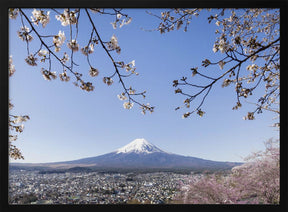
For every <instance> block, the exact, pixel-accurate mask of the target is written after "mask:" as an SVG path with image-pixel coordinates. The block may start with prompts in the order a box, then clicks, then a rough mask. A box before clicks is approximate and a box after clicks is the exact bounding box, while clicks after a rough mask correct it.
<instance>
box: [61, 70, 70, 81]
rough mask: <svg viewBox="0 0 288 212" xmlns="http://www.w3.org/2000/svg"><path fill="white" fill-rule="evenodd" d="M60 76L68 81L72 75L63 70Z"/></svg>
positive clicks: (62, 79)
mask: <svg viewBox="0 0 288 212" xmlns="http://www.w3.org/2000/svg"><path fill="white" fill-rule="evenodd" d="M59 78H60V80H61V81H64V82H68V81H69V80H70V77H69V76H68V75H67V73H66V70H64V71H63V73H61V74H59Z"/></svg>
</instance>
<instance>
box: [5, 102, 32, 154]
mask: <svg viewBox="0 0 288 212" xmlns="http://www.w3.org/2000/svg"><path fill="white" fill-rule="evenodd" d="M13 107H14V105H13V104H12V103H11V102H10V100H9V110H12V109H13ZM29 119H30V117H29V116H27V115H24V116H15V115H11V114H10V112H9V119H8V120H9V121H8V126H9V131H11V132H12V131H15V132H16V133H22V132H23V130H24V124H23V122H26V121H28V120H29ZM19 124H20V125H19ZM11 132H9V156H10V157H11V158H13V159H24V157H23V155H22V154H21V152H20V150H19V149H18V148H17V147H16V146H15V145H13V144H12V142H14V141H16V140H17V135H12V133H11Z"/></svg>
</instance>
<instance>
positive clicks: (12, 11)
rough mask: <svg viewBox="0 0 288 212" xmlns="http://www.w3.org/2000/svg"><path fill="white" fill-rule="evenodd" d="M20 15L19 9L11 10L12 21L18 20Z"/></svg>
mask: <svg viewBox="0 0 288 212" xmlns="http://www.w3.org/2000/svg"><path fill="white" fill-rule="evenodd" d="M18 13H19V9H15V8H9V10H8V15H9V18H10V19H16V18H17V16H18Z"/></svg>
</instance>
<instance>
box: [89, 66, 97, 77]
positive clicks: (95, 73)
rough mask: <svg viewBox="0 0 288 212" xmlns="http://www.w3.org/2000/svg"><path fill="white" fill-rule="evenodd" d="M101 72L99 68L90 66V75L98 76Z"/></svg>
mask: <svg viewBox="0 0 288 212" xmlns="http://www.w3.org/2000/svg"><path fill="white" fill-rule="evenodd" d="M98 74H99V70H98V69H97V68H93V67H90V70H89V75H90V76H91V77H97V76H98Z"/></svg>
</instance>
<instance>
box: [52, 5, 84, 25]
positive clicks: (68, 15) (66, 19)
mask: <svg viewBox="0 0 288 212" xmlns="http://www.w3.org/2000/svg"><path fill="white" fill-rule="evenodd" d="M77 12H78V10H75V11H70V10H69V9H64V12H63V13H62V14H60V15H56V16H55V17H56V19H57V20H58V21H60V22H61V25H62V26H67V25H70V24H76V23H77V14H76V13H77Z"/></svg>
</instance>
